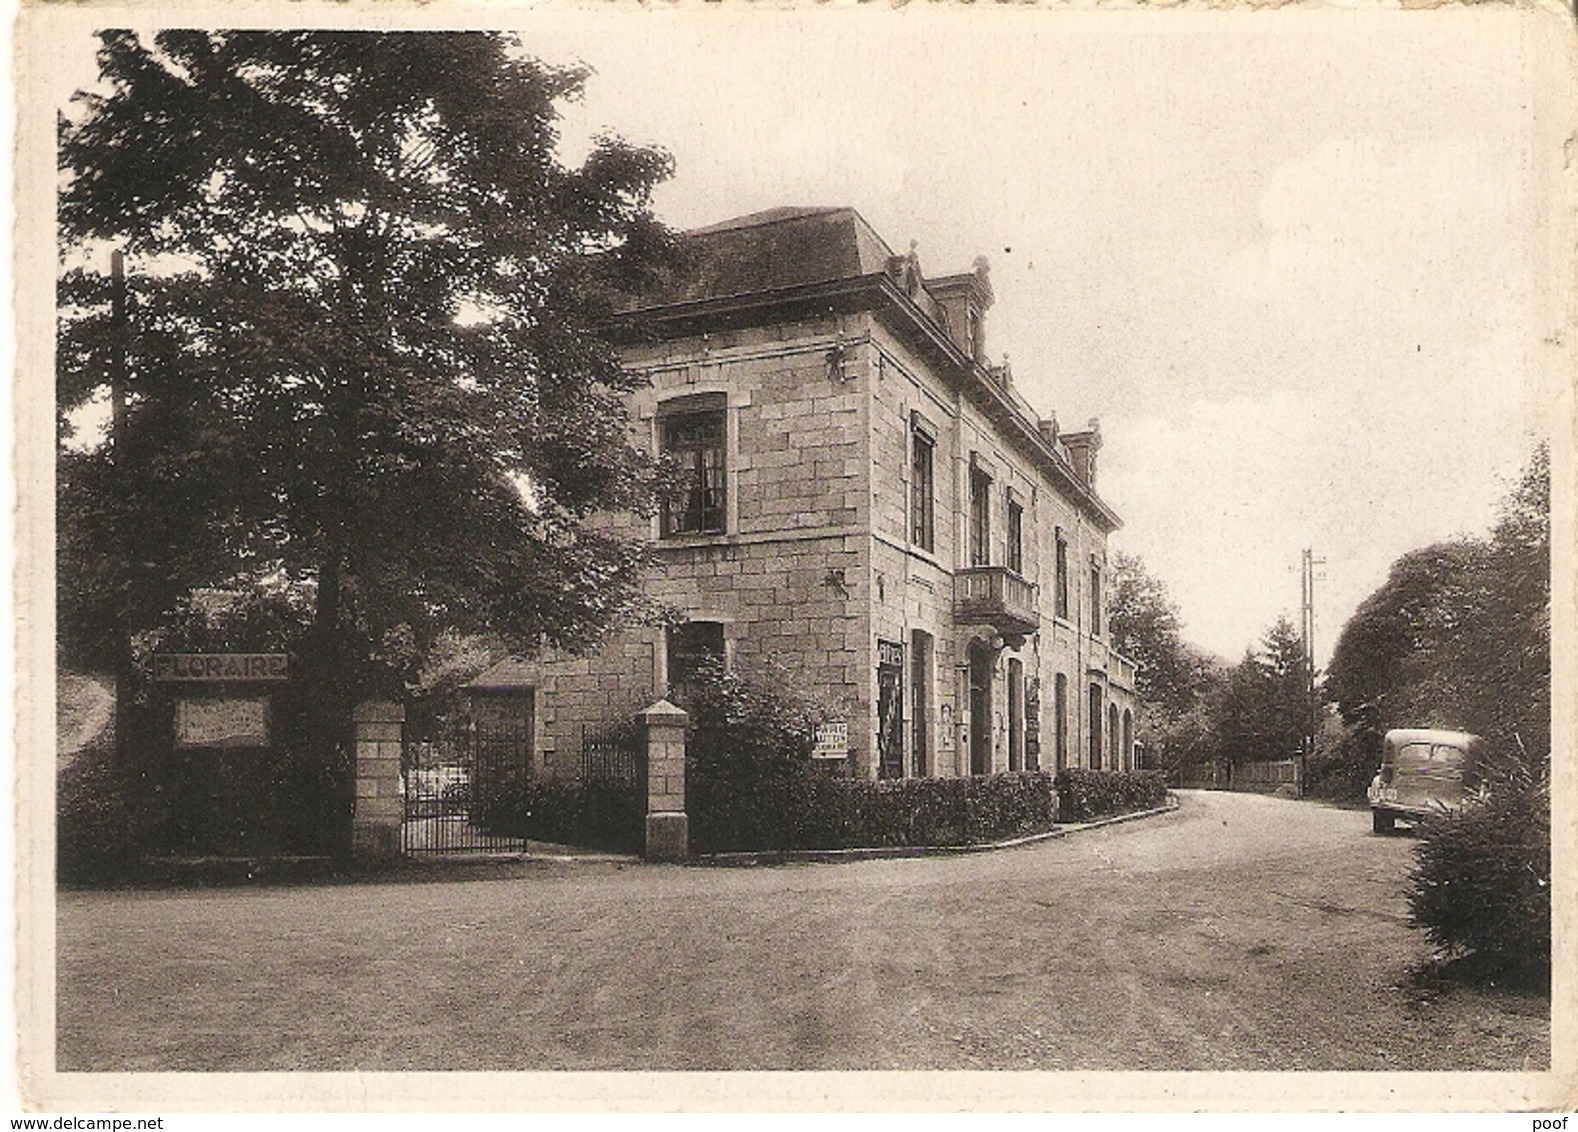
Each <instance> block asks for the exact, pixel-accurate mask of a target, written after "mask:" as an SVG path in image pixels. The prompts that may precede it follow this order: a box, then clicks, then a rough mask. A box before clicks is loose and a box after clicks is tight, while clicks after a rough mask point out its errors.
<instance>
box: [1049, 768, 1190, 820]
mask: <svg viewBox="0 0 1578 1132" xmlns="http://www.w3.org/2000/svg"><path fill="white" fill-rule="evenodd" d="M1054 787H1055V789H1056V790H1057V797H1058V817H1059V819H1060V820H1062V821H1070V822H1079V821H1090V820H1092V819H1094V818H1100V817H1109V816H1112V815H1116V814H1130V813H1136V812H1138V811H1140V810H1154V809H1156V808H1157V807H1158V806H1161V805H1163V804H1164V803H1165V802H1166V801H1167V780H1166V778H1165V776H1164V775H1162V774H1161V772H1159V771H1154V770H1135V771H1119V770H1084V769H1081V768H1079V767H1069V768H1066V769H1064V770H1060V771H1058V772H1057V779H1056V781H1055V783H1054Z"/></svg>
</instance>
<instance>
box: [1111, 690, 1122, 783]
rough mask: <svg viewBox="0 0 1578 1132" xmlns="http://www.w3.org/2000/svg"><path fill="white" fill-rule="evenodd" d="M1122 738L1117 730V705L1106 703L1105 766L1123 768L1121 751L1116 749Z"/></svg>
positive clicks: (1116, 768) (1114, 768) (1115, 768)
mask: <svg viewBox="0 0 1578 1132" xmlns="http://www.w3.org/2000/svg"><path fill="white" fill-rule="evenodd" d="M1120 738H1122V736H1121V735H1120V734H1119V731H1118V705H1117V704H1108V705H1107V766H1108V767H1109V768H1110V769H1112V770H1122V769H1123V752H1122V751H1120V750H1119V749H1118V741H1119V739H1120Z"/></svg>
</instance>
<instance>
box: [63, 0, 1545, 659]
mask: <svg viewBox="0 0 1578 1132" xmlns="http://www.w3.org/2000/svg"><path fill="white" fill-rule="evenodd" d="M451 11H452V10H451ZM500 11H508V10H507V9H500ZM510 19H511V22H513V23H514V25H515V26H516V27H518V28H519V30H520V31H521V33H522V37H523V41H524V43H525V46H526V48H527V50H528V51H529V52H530V53H532V54H534V55H537V56H538V57H540V58H542V59H544V60H546V61H549V62H555V63H564V62H572V61H575V62H583V63H585V64H587V65H588V66H590V67H591V68H592V69H593V70H594V72H595V73H594V74H593V75H592V77H591V78H590V80H589V81H588V84H587V87H586V91H585V95H584V97H583V98H582V100H581V101H580V102H578V103H576V104H573V105H570V106H568V107H566V111H565V120H564V124H563V127H564V149H565V154H566V156H567V158H571V159H574V158H575V157H576V156H577V155H578V154H579V153H580V152H582V151H584V148H585V146H586V145H587V143H588V139H589V138H591V137H592V136H593V135H594V134H596V133H598V132H602V131H608V132H613V133H617V134H619V135H621V136H623V137H625V138H627V139H629V140H631V141H636V142H642V143H649V144H653V145H657V146H660V147H662V148H664V149H666V150H667V151H668V152H669V153H670V154H672V156H673V157H674V161H675V173H674V176H673V178H672V179H671V180H670V181H668V182H667V183H666V184H664V185H663V186H662V187H661V188H660V189H659V191H658V193H657V196H656V210H657V212H658V214H659V216H660V217H661V218H662V219H663V220H665V221H666V222H668V223H669V224H671V225H673V226H675V227H678V228H687V227H694V226H700V225H704V224H709V223H712V222H715V221H718V220H722V219H725V218H728V217H732V216H738V215H742V214H745V213H749V212H753V211H757V210H760V209H766V208H772V207H775V206H779V205H851V206H853V207H855V208H856V209H857V210H858V211H859V212H860V213H861V214H862V215H863V216H864V217H865V218H866V219H867V220H868V221H869V222H870V223H871V224H872V225H873V226H874V227H875V228H876V230H877V231H878V233H879V234H881V235H882V236H883V237H884V238H885V239H886V240H887V242H888V243H889V244H890V245H891V246H892V247H893V248H894V249H895V250H896V251H903V250H906V249H907V248H908V247H909V246H910V242H911V241H912V240H913V241H915V243H916V250H917V254H918V255H919V257H920V261H921V265H922V269H923V271H924V272H926V273H928V274H946V273H950V272H954V271H960V270H965V269H967V268H968V267H969V266H970V264H971V263H972V262H973V260H974V259H975V257H976V256H978V255H985V256H986V257H987V258H988V259H989V261H990V263H991V272H992V275H991V278H992V284H993V288H994V290H995V293H996V305H995V307H994V308H993V309H992V311H991V313H990V315H989V318H988V322H987V336H988V337H987V343H988V350H989V353H990V354H992V355H993V357H994V359H996V360H1001V358H1002V357H1003V356H1007V357H1008V358H1009V359H1010V361H1011V363H1012V368H1013V374H1014V379H1015V382H1016V384H1017V386H1018V387H1019V389H1020V391H1021V392H1022V393H1023V394H1024V395H1025V396H1026V397H1027V398H1028V399H1029V400H1030V401H1031V403H1032V404H1034V405H1035V406H1036V407H1037V408H1038V409H1040V410H1041V411H1042V413H1043V414H1050V413H1053V412H1055V413H1056V414H1057V416H1058V418H1059V420H1060V422H1061V423H1062V424H1063V426H1064V427H1065V428H1075V427H1080V426H1082V425H1083V424H1084V423H1085V422H1086V421H1087V420H1089V419H1091V418H1099V419H1100V422H1101V430H1102V436H1103V439H1104V447H1103V449H1102V452H1101V456H1100V464H1099V479H1098V488H1099V490H1100V492H1101V494H1102V495H1103V496H1104V497H1105V498H1106V499H1107V500H1108V501H1109V502H1110V503H1111V504H1112V505H1113V506H1114V508H1115V509H1116V510H1117V511H1118V513H1119V514H1120V515H1121V516H1122V517H1123V519H1124V522H1125V526H1124V528H1123V530H1122V531H1120V532H1119V533H1118V534H1117V535H1115V536H1114V537H1113V540H1112V546H1113V548H1114V549H1115V550H1123V551H1127V552H1129V553H1132V554H1138V555H1139V556H1141V557H1142V558H1143V560H1144V561H1145V563H1146V565H1147V567H1148V569H1149V570H1150V572H1151V573H1153V574H1155V575H1156V576H1157V577H1159V578H1160V579H1162V580H1163V581H1164V582H1165V583H1166V584H1167V586H1168V589H1169V591H1170V593H1171V595H1172V597H1173V600H1174V601H1175V602H1176V603H1177V605H1178V606H1179V609H1180V614H1181V618H1182V621H1183V623H1184V635H1185V637H1186V638H1187V639H1189V640H1191V641H1192V642H1194V643H1196V644H1197V645H1199V646H1202V647H1204V648H1206V649H1208V650H1210V651H1213V652H1215V653H1217V654H1219V655H1221V656H1223V657H1224V658H1226V659H1229V660H1236V659H1237V658H1238V657H1239V656H1241V655H1242V654H1243V652H1244V650H1245V649H1246V648H1247V647H1249V646H1251V645H1252V644H1254V643H1255V642H1256V641H1257V639H1258V638H1259V637H1260V636H1261V635H1262V634H1263V633H1264V632H1265V630H1266V629H1267V628H1268V627H1269V626H1270V625H1271V624H1272V623H1273V622H1274V621H1275V619H1276V618H1277V617H1278V616H1279V615H1281V614H1287V615H1288V616H1289V617H1290V618H1291V619H1292V620H1293V621H1294V623H1295V624H1297V623H1298V620H1299V601H1300V573H1299V564H1300V556H1301V552H1302V550H1303V549H1304V548H1306V547H1308V548H1312V549H1313V550H1314V551H1315V553H1316V554H1317V555H1318V556H1320V557H1322V558H1324V559H1325V563H1324V565H1323V566H1322V567H1321V575H1320V577H1319V580H1318V582H1317V589H1316V619H1317V631H1316V646H1317V652H1318V655H1319V656H1320V657H1321V658H1322V659H1324V658H1325V657H1326V656H1327V655H1328V654H1329V651H1330V648H1331V645H1332V643H1333V642H1334V640H1335V637H1336V634H1337V632H1338V631H1339V629H1340V627H1341V625H1342V623H1343V622H1344V621H1345V620H1346V619H1347V617H1348V616H1349V615H1350V614H1351V613H1352V612H1353V610H1354V609H1355V608H1356V607H1357V605H1358V604H1359V603H1360V602H1361V601H1362V600H1363V599H1364V597H1365V596H1366V595H1367V594H1369V593H1370V592H1372V591H1373V590H1374V589H1375V588H1376V587H1377V586H1379V585H1380V584H1381V583H1382V582H1383V581H1384V580H1385V576H1386V571H1387V568H1388V566H1389V565H1390V563H1391V562H1392V561H1393V560H1394V559H1396V558H1397V557H1398V556H1399V555H1400V554H1402V553H1403V552H1405V551H1407V550H1409V549H1412V548H1415V547H1418V546H1423V545H1426V544H1428V543H1431V542H1434V541H1439V540H1441V539H1445V538H1450V537H1453V536H1455V535H1459V534H1479V533H1483V532H1484V531H1485V530H1486V529H1487V528H1488V526H1489V525H1490V523H1491V522H1493V520H1494V516H1495V504H1496V501H1497V500H1498V499H1499V498H1500V497H1501V496H1502V495H1504V494H1505V492H1506V491H1507V489H1508V487H1509V485H1510V484H1511V482H1512V481H1514V480H1515V478H1516V476H1517V474H1518V472H1519V470H1520V468H1521V466H1522V465H1523V463H1524V461H1525V460H1526V458H1527V456H1528V453H1529V450H1530V449H1531V447H1532V445H1533V443H1534V441H1535V438H1536V437H1537V436H1539V435H1542V434H1545V433H1547V432H1549V430H1550V429H1551V428H1552V427H1553V426H1552V422H1553V420H1554V418H1555V415H1556V414H1557V413H1558V412H1568V411H1570V402H1569V400H1568V395H1567V393H1566V392H1565V390H1566V389H1567V386H1566V383H1565V380H1564V375H1568V374H1570V373H1571V372H1572V364H1571V353H1570V351H1571V342H1570V338H1571V336H1570V334H1569V333H1568V329H1567V324H1568V321H1569V316H1568V314H1567V313H1566V312H1567V311H1568V310H1569V308H1570V291H1569V287H1568V282H1569V280H1568V278H1566V276H1567V274H1568V272H1567V270H1566V269H1567V267H1568V260H1567V258H1566V257H1565V256H1564V255H1561V254H1557V253H1556V252H1555V250H1554V249H1555V248H1557V247H1558V246H1562V242H1563V241H1567V246H1570V242H1571V233H1570V232H1569V231H1567V227H1566V226H1567V225H1568V223H1570V222H1569V221H1568V220H1566V219H1562V218H1560V217H1559V216H1558V212H1559V210H1558V209H1557V208H1555V207H1554V205H1555V204H1556V203H1558V202H1565V201H1567V200H1569V199H1570V196H1571V193H1570V188H1569V187H1568V186H1567V184H1566V182H1565V181H1563V180H1561V176H1562V174H1561V170H1562V168H1563V159H1564V150H1563V142H1564V140H1565V134H1564V132H1563V131H1564V130H1565V129H1566V128H1567V127H1566V114H1568V113H1570V105H1571V91H1570V89H1569V88H1568V86H1566V85H1564V84H1568V83H1570V81H1571V80H1570V76H1569V74H1568V73H1567V71H1566V70H1565V65H1564V64H1563V62H1562V55H1563V51H1562V48H1563V45H1564V42H1565V40H1564V32H1565V28H1564V25H1563V24H1562V18H1561V17H1560V16H1559V15H1557V14H1556V13H1555V11H1554V10H1553V11H1551V12H1542V11H1531V10H1528V9H1523V10H1518V9H1513V8H1510V7H1476V8H1447V9H1433V10H1426V11H1382V10H1380V9H1374V8H1364V9H1357V8H1348V9H1335V8H1322V9H1313V8H1312V9H1282V10H1277V11H1259V12H1250V11H1231V12H1227V11H1214V12H1213V11H1190V12H1176V11H1172V12H1169V11H1149V12H1135V11H1082V12H1081V11H1068V10H1060V11H1049V10H1044V9H1031V8H1025V7H1013V8H1004V7H993V8H972V7H964V6H958V5H944V6H936V5H927V6H924V7H923V6H921V5H918V4H913V5H910V6H908V7H906V8H902V9H878V10H870V9H861V10H854V9H850V8H844V7H827V6H824V7H819V8H816V9H776V10H761V9H757V10H752V11H746V10H744V9H742V8H739V7H735V6H732V5H718V6H713V5H709V6H706V7H659V6H656V5H647V6H643V7H640V8H636V7H632V6H617V7H612V8H596V9H579V8H577V9H566V8H564V7H555V6H551V5H550V6H547V7H543V8H539V9H532V10H529V11H524V12H516V13H514V14H513V15H511V16H510ZM494 22H500V21H499V20H495V21H494ZM63 50H64V48H63ZM89 52H91V43H88V44H87V47H86V48H85V49H84V52H83V55H82V58H83V59H87V60H89V62H88V64H87V66H86V70H85V71H84V72H83V73H85V74H86V75H87V76H91V73H92V68H91V61H90V55H89V54H88V53H89ZM68 54H69V53H68ZM76 66H78V64H77V63H76V62H73V67H76ZM72 73H73V71H72V69H71V68H62V76H69V75H70V74H72ZM56 81H57V82H66V81H67V78H66V77H62V78H61V79H57V80H56Z"/></svg>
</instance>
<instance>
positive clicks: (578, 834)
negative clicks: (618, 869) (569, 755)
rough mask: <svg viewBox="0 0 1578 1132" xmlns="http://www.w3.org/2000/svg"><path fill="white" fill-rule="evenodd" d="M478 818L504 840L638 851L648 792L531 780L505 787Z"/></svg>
mask: <svg viewBox="0 0 1578 1132" xmlns="http://www.w3.org/2000/svg"><path fill="white" fill-rule="evenodd" d="M476 820H477V824H478V826H479V827H480V828H482V829H483V830H485V831H486V832H488V833H490V834H495V835H497V836H500V837H529V838H532V839H533V840H536V841H553V842H556V843H558V844H561V845H581V846H587V847H590V848H595V849H613V850H618V851H620V852H624V853H639V852H641V849H642V847H643V846H644V844H645V842H646V792H645V789H644V785H639V786H638V785H636V784H634V783H630V784H625V783H610V782H578V781H564V782H560V781H554V780H551V779H550V780H547V781H537V780H533V779H528V780H524V781H519V782H514V783H511V784H510V785H508V786H506V787H504V788H503V789H501V790H500V791H499V793H498V794H497V795H496V796H495V797H494V798H493V799H491V800H490V801H489V802H488V803H487V805H486V806H485V807H484V808H483V809H482V811H481V812H480V813H479V814H478V816H477V819H476Z"/></svg>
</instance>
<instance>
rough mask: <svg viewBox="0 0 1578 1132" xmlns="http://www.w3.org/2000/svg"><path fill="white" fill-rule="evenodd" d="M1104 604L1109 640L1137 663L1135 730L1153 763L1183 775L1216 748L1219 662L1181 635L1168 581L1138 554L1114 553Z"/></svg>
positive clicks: (1162, 768) (1210, 755)
mask: <svg viewBox="0 0 1578 1132" xmlns="http://www.w3.org/2000/svg"><path fill="white" fill-rule="evenodd" d="M1107 609H1108V626H1109V628H1110V630H1111V633H1112V642H1113V646H1114V647H1115V648H1116V649H1117V650H1118V651H1119V652H1121V653H1123V654H1124V655H1125V656H1127V657H1129V658H1130V659H1132V660H1133V661H1135V663H1136V664H1137V665H1138V667H1139V675H1138V676H1137V678H1136V683H1137V685H1138V688H1137V690H1138V691H1139V694H1140V711H1139V717H1138V721H1137V726H1136V734H1137V736H1138V737H1139V738H1140V740H1141V741H1142V742H1143V743H1144V744H1145V747H1146V749H1147V750H1148V751H1150V752H1151V755H1152V758H1153V759H1154V760H1155V762H1154V765H1155V766H1156V767H1157V768H1158V769H1160V770H1162V771H1164V772H1166V773H1167V774H1168V775H1169V776H1172V777H1175V778H1176V777H1182V776H1185V775H1186V773H1187V768H1191V767H1197V766H1199V765H1201V764H1203V763H1208V762H1209V761H1210V760H1211V758H1212V757H1213V755H1214V753H1215V743H1214V735H1213V728H1214V714H1213V712H1214V706H1215V702H1216V691H1217V689H1218V688H1219V687H1220V685H1221V682H1222V680H1223V679H1224V675H1225V674H1224V672H1223V671H1222V665H1221V663H1220V662H1219V661H1218V660H1217V659H1216V658H1215V657H1213V656H1210V655H1209V654H1207V653H1205V652H1203V651H1202V650H1200V649H1198V648H1196V647H1195V646H1193V645H1191V644H1189V643H1188V642H1187V641H1185V640H1184V639H1183V626H1182V623H1181V621H1180V620H1179V616H1178V607H1177V606H1176V605H1175V604H1174V603H1173V601H1172V598H1171V597H1170V596H1169V594H1168V592H1167V586H1166V583H1164V582H1163V581H1162V580H1161V579H1159V578H1157V577H1156V576H1154V575H1153V574H1151V573H1150V572H1149V570H1147V569H1146V566H1145V563H1144V561H1143V560H1141V559H1140V558H1139V557H1138V556H1136V555H1131V554H1123V553H1120V554H1118V555H1116V556H1115V558H1114V560H1113V566H1112V573H1111V586H1110V588H1109V591H1108V605H1107Z"/></svg>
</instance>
